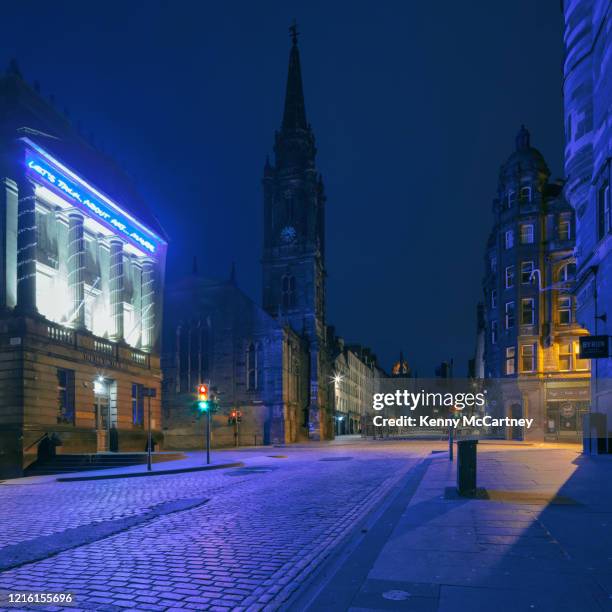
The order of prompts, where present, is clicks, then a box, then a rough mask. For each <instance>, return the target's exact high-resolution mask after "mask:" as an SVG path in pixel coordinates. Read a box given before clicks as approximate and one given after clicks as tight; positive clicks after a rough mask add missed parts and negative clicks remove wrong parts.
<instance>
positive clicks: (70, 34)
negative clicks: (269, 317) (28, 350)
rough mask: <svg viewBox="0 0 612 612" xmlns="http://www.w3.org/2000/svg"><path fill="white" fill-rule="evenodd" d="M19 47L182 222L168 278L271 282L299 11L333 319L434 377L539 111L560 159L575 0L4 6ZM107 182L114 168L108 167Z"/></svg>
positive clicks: (476, 280)
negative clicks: (276, 161)
mask: <svg viewBox="0 0 612 612" xmlns="http://www.w3.org/2000/svg"><path fill="white" fill-rule="evenodd" d="M2 13H3V15H2V20H3V28H2V47H1V48H2V50H3V51H2V53H3V54H5V57H4V58H2V57H0V60H3V61H4V63H5V65H6V64H7V63H8V60H9V58H10V57H13V56H14V57H16V58H18V61H19V64H20V67H21V70H22V72H23V73H24V77H25V78H26V79H27V80H29V81H34V80H38V81H39V82H40V84H41V88H42V91H43V93H45V94H49V93H51V94H53V95H54V96H55V99H56V104H57V106H58V107H59V108H60V109H63V108H64V107H67V108H68V109H69V111H70V116H71V117H72V118H73V119H74V121H75V122H76V121H77V120H79V121H80V122H81V124H82V125H83V129H84V131H85V132H86V133H89V132H92V133H93V134H94V138H95V141H96V143H99V144H101V145H102V146H103V147H104V149H105V150H106V151H108V152H110V153H112V154H113V155H114V156H115V157H116V158H117V159H119V160H120V161H121V162H122V164H123V165H124V167H125V168H126V169H127V170H128V171H129V173H130V174H131V175H132V176H133V177H134V178H135V180H136V182H137V184H138V186H139V188H140V190H141V192H142V193H143V194H144V195H145V196H146V197H147V198H148V201H149V203H150V206H151V208H152V209H153V211H154V212H155V214H156V215H157V217H158V218H159V219H160V221H161V223H162V225H163V226H164V227H165V229H166V231H167V233H168V234H169V235H170V237H171V244H170V256H169V262H168V278H170V279H172V278H176V277H177V276H178V275H179V274H184V273H189V272H190V270H191V259H192V256H193V255H194V254H197V256H198V260H199V263H200V271H201V272H202V273H205V274H207V275H210V276H226V275H227V274H228V272H229V268H230V262H231V261H232V259H234V260H235V261H236V265H237V273H238V281H239V284H240V285H241V287H242V288H243V289H244V290H245V291H246V292H247V293H248V294H250V295H251V296H253V297H254V298H255V299H256V300H257V301H260V294H261V292H260V284H261V274H260V265H259V258H260V253H261V241H262V228H261V222H262V196H261V173H262V169H263V164H264V161H265V156H266V153H268V152H270V151H271V149H272V143H273V133H274V130H275V129H277V128H278V127H279V124H280V120H281V111H282V103H283V95H284V87H285V78H286V72H287V61H288V53H289V37H288V32H287V28H288V26H289V25H290V23H291V21H292V19H293V18H294V17H295V18H296V19H297V20H298V23H299V29H300V31H301V37H300V49H301V55H302V70H303V77H304V87H305V95H306V110H307V114H308V119H309V121H310V122H311V124H312V126H313V129H314V131H315V135H316V137H317V144H318V149H319V155H318V166H319V170H320V171H321V172H322V173H323V176H324V179H325V183H326V188H327V194H328V208H327V248H328V251H327V253H328V255H327V267H328V273H329V276H328V285H327V287H328V320H329V322H330V323H332V324H334V325H335V326H336V329H337V331H338V333H340V334H341V335H343V336H344V337H345V338H346V339H347V340H349V341H351V342H360V343H362V344H366V345H370V346H371V347H372V348H373V350H374V351H375V352H376V353H377V354H378V355H379V357H380V358H381V361H382V363H383V365H384V366H385V367H388V366H389V364H390V362H391V360H392V359H393V358H395V357H396V356H397V354H398V353H399V350H400V348H403V350H404V355H405V357H406V358H407V359H408V361H409V362H410V364H411V365H412V366H413V367H415V368H416V369H418V371H419V374H420V375H422V376H425V375H431V374H433V369H434V367H435V365H436V363H437V362H439V361H441V360H442V359H445V358H449V357H454V358H455V361H456V362H457V364H458V365H457V369H458V371H459V372H460V373H461V372H463V371H464V370H465V364H466V361H467V359H468V358H469V357H470V356H471V353H472V351H473V347H474V334H475V304H476V302H477V301H478V300H479V299H480V294H481V290H480V279H481V275H482V268H483V264H482V260H483V248H484V244H485V241H486V238H487V235H488V231H489V228H490V225H491V222H492V215H491V206H490V203H491V199H492V197H493V196H494V194H495V189H496V184H497V172H498V169H499V165H500V164H501V163H502V162H503V161H504V159H505V158H506V157H507V156H508V155H509V154H510V153H511V151H512V148H513V146H514V136H515V133H516V131H517V130H518V128H519V126H520V124H521V123H525V125H526V126H527V127H528V128H529V129H530V131H531V135H532V144H533V145H534V146H536V147H537V148H539V149H540V150H541V151H542V153H543V154H544V156H545V158H546V159H547V161H548V164H549V166H550V168H551V170H552V172H553V176H561V172H562V155H563V132H562V100H561V74H562V73H561V62H562V52H563V51H562V15H561V9H560V6H559V1H558V0H538V1H536V2H534V1H532V0H513V1H512V2H489V1H484V0H483V1H480V2H461V3H459V2H456V0H445V1H439V2H428V1H427V2H426V1H423V2H405V1H389V0H386V1H385V2H374V1H373V0H372V1H368V2H361V1H355V0H352V1H347V2H329V1H319V0H309V1H308V2H293V1H287V0H284V1H277V2H266V1H258V2H250V1H247V0H245V1H242V2H238V1H230V2H212V1H210V2H208V1H202V2H195V1H191V2H187V1H183V2H181V1H175V2H169V1H168V2H155V1H148V2H144V1H143V2H136V1H131V2H108V1H105V2H101V1H99V2H93V1H92V2H87V3H83V2H62V1H56V2H42V1H36V2H34V1H28V0H22V1H21V2H12V3H7V4H5V5H4V6H3V8H2ZM102 187H103V186H102Z"/></svg>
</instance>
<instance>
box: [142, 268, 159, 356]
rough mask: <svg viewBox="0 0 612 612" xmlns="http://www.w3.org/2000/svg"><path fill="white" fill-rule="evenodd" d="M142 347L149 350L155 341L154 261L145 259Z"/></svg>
mask: <svg viewBox="0 0 612 612" xmlns="http://www.w3.org/2000/svg"><path fill="white" fill-rule="evenodd" d="M141 305H142V306H141V314H140V320H141V321H142V336H141V337H142V349H143V350H144V351H150V350H152V349H153V344H154V342H155V337H154V336H155V262H154V261H153V260H152V259H145V260H143V262H142V298H141Z"/></svg>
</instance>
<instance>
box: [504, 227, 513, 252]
mask: <svg viewBox="0 0 612 612" xmlns="http://www.w3.org/2000/svg"><path fill="white" fill-rule="evenodd" d="M513 246H514V231H513V230H508V231H507V232H506V249H511V248H512V247H513Z"/></svg>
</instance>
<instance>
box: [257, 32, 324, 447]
mask: <svg viewBox="0 0 612 612" xmlns="http://www.w3.org/2000/svg"><path fill="white" fill-rule="evenodd" d="M290 32H291V39H292V46H291V51H290V54H289V73H288V77H287V90H286V94H285V108H284V113H283V120H282V124H281V128H280V130H279V131H277V132H276V134H275V142H274V163H271V162H270V160H269V159H268V160H266V165H265V168H264V177H263V192H264V252H263V260H262V263H263V306H264V309H265V310H266V311H267V312H268V313H269V314H270V315H272V316H273V317H275V318H277V319H279V320H280V321H282V322H286V323H287V324H289V325H290V326H291V327H292V328H293V329H294V330H295V331H297V332H298V333H302V334H303V335H304V336H305V338H306V339H307V340H308V343H309V347H310V407H309V410H308V414H307V415H305V419H304V420H305V421H307V424H308V428H309V435H310V437H311V438H312V439H321V438H323V437H325V436H326V435H327V434H329V433H330V432H329V431H328V430H329V429H330V428H331V413H329V414H328V402H327V392H328V385H329V374H330V371H329V370H330V368H329V359H328V357H327V350H326V342H325V333H326V326H325V229H324V224H325V194H324V189H323V181H322V179H321V176H320V175H319V174H318V172H317V169H316V167H315V155H316V148H315V139H314V135H313V133H312V129H311V127H310V125H309V124H308V122H307V120H306V110H305V106H304V92H303V88H302V74H301V68H300V54H299V50H298V44H297V43H298V41H297V38H298V33H297V27H296V26H295V25H293V26H292V27H291V28H290ZM305 424H306V423H305Z"/></svg>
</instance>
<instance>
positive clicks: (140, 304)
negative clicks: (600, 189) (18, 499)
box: [0, 65, 166, 474]
mask: <svg viewBox="0 0 612 612" xmlns="http://www.w3.org/2000/svg"><path fill="white" fill-rule="evenodd" d="M0 111H1V113H0V117H1V118H2V119H1V125H0V129H1V133H0V153H1V158H0V159H1V167H0V170H1V177H2V184H1V190H2V191H1V198H0V240H1V245H0V247H1V248H0V274H1V277H0V355H1V362H0V363H1V365H0V377H1V379H2V384H1V385H0V448H2V452H0V470H2V472H4V473H10V474H18V473H20V471H21V470H22V469H23V468H24V467H27V465H29V464H30V463H31V462H32V461H34V460H35V459H36V458H37V457H38V456H40V457H41V458H43V457H44V455H45V453H48V452H49V451H50V449H51V448H54V447H55V446H56V445H59V446H58V452H61V453H74V452H79V453H81V452H88V453H95V452H98V451H111V450H113V451H117V450H119V451H128V450H129V451H136V450H137V451H143V450H144V449H145V444H146V440H145V411H146V407H145V399H144V389H145V388H153V389H155V390H156V395H157V397H156V398H154V399H152V404H151V405H152V414H151V417H152V418H151V421H152V425H153V428H154V430H156V432H159V431H160V429H161V427H160V391H161V390H160V382H161V373H160V367H159V357H158V352H159V331H160V324H161V317H162V301H161V294H162V293H161V292H162V287H163V278H164V266H165V254H166V241H165V240H164V238H162V236H163V233H162V230H161V228H159V227H158V225H157V223H156V222H155V220H154V219H153V218H152V217H151V216H150V214H149V213H148V211H147V209H146V207H145V205H144V204H143V203H142V201H141V200H140V199H139V198H138V196H137V195H136V194H135V192H134V190H133V187H132V186H131V184H130V183H129V181H128V180H127V178H126V177H125V175H124V174H123V173H122V172H120V171H119V170H118V168H117V167H116V166H115V165H114V164H113V162H112V161H111V160H109V159H108V158H107V157H106V156H104V155H103V154H102V153H100V152H99V151H97V150H95V149H94V148H93V147H91V146H90V145H89V144H88V143H86V142H85V141H84V140H83V139H82V138H81V137H80V136H79V134H78V132H77V131H76V130H75V129H74V128H73V127H72V126H71V124H70V123H69V122H68V121H66V119H65V118H64V117H63V116H62V115H60V114H59V113H57V112H56V111H55V110H54V109H53V107H52V106H51V105H49V104H48V103H47V102H45V101H44V100H43V99H42V98H41V97H40V95H39V94H38V93H37V91H35V89H33V88H31V87H29V86H28V85H27V84H26V83H25V81H24V80H23V79H22V77H21V75H20V74H19V71H18V69H17V68H16V66H14V65H13V66H12V68H11V69H10V70H9V72H8V73H7V75H6V76H5V77H3V78H2V79H0ZM50 440H52V442H50Z"/></svg>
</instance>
